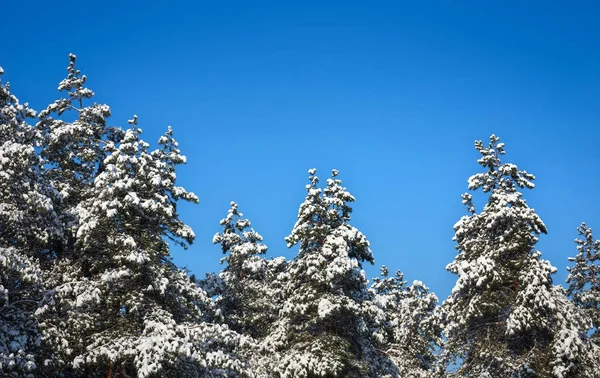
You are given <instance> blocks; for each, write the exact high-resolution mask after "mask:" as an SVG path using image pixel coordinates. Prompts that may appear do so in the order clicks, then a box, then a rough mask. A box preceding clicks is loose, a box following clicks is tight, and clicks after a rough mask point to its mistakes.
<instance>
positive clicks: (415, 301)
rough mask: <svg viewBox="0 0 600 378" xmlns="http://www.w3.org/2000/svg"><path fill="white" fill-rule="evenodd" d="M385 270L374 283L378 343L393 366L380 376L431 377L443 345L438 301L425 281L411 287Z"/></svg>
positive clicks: (402, 278)
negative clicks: (439, 349)
mask: <svg viewBox="0 0 600 378" xmlns="http://www.w3.org/2000/svg"><path fill="white" fill-rule="evenodd" d="M388 274H389V271H388V269H387V268H386V267H385V266H384V267H382V268H381V277H378V278H375V279H374V280H373V285H372V290H373V293H374V302H375V304H376V305H377V308H378V309H379V310H380V314H377V315H375V316H373V317H372V318H373V319H374V320H376V322H375V327H376V330H377V332H376V333H375V335H374V340H376V341H377V346H378V348H380V349H382V350H384V351H385V354H386V355H387V356H389V360H390V361H392V362H393V364H391V365H386V364H384V363H382V364H381V365H382V369H380V374H381V375H385V374H387V376H392V377H415V378H416V377H430V376H434V373H435V361H436V348H439V347H440V346H441V344H442V335H441V329H440V322H439V319H438V314H437V311H436V309H437V302H438V299H437V297H436V296H435V294H433V293H431V292H430V291H429V289H428V288H427V286H425V285H424V284H423V283H422V282H421V281H414V282H413V284H412V285H407V282H406V281H404V276H403V274H402V273H401V272H400V271H397V272H396V274H395V276H392V277H390V276H389V275H388Z"/></svg>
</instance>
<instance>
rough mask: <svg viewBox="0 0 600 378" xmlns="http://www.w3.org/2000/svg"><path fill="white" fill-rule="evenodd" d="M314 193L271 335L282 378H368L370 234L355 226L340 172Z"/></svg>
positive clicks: (297, 232)
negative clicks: (365, 268) (365, 269)
mask: <svg viewBox="0 0 600 378" xmlns="http://www.w3.org/2000/svg"><path fill="white" fill-rule="evenodd" d="M315 173H316V170H315V169H311V170H310V171H309V175H310V176H309V180H310V184H309V185H307V186H306V189H307V192H308V194H307V196H306V200H305V201H304V203H302V204H301V205H300V209H299V212H298V220H297V222H296V224H295V226H294V228H293V230H292V232H291V234H290V236H288V237H287V238H286V240H287V242H288V246H290V247H291V246H294V245H299V246H300V249H299V252H298V256H297V257H296V258H295V259H294V261H292V262H290V264H289V266H288V270H287V275H288V277H287V280H286V282H285V288H284V293H285V302H284V305H283V308H282V310H281V312H280V318H279V320H278V322H277V324H276V326H275V328H274V330H273V332H272V334H271V335H270V336H269V338H268V342H269V343H270V344H271V345H272V346H273V347H274V349H275V351H274V352H275V357H274V361H275V362H274V366H273V368H272V369H273V374H274V375H275V376H278V377H368V376H371V375H370V369H371V368H372V366H371V365H372V364H371V363H370V362H371V360H372V358H373V355H374V354H375V350H374V347H373V344H372V342H371V339H370V333H369V328H368V324H367V323H368V322H367V321H366V320H365V316H366V313H367V311H366V307H367V306H368V304H367V302H368V301H369V299H370V296H369V292H368V289H367V286H366V285H367V280H366V279H365V276H364V272H363V271H362V270H361V266H362V263H363V262H365V261H367V262H371V263H372V262H373V254H372V253H371V249H370V247H369V242H368V241H367V239H366V237H365V236H364V235H363V234H362V233H361V232H360V231H359V230H357V229H356V228H355V227H353V226H351V225H350V224H349V220H350V213H351V212H352V208H351V207H350V204H349V203H350V202H353V201H354V197H353V196H352V195H351V194H350V193H349V192H348V191H346V189H345V188H343V187H342V186H341V181H340V180H339V179H338V178H337V175H338V172H337V171H336V170H334V171H333V175H332V177H331V178H330V179H328V180H327V185H326V187H325V189H324V190H322V189H321V188H320V187H319V186H318V182H319V179H318V178H317V176H316V175H315Z"/></svg>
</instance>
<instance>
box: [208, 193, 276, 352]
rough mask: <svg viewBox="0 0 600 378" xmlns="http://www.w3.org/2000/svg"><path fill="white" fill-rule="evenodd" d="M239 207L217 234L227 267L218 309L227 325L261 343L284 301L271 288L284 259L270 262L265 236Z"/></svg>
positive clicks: (234, 209)
mask: <svg viewBox="0 0 600 378" xmlns="http://www.w3.org/2000/svg"><path fill="white" fill-rule="evenodd" d="M242 217H243V214H242V213H241V212H240V211H239V209H238V204H236V203H235V202H231V208H230V209H229V211H228V214H227V217H226V218H224V219H222V220H221V222H220V224H221V225H222V226H223V232H221V233H217V234H215V236H214V238H213V243H215V244H220V245H221V249H222V251H223V253H224V254H226V256H225V257H223V258H222V259H221V263H226V264H227V266H226V267H225V268H224V269H223V270H222V271H221V273H220V274H219V277H220V279H221V280H222V283H223V284H222V287H221V290H220V292H219V293H217V294H218V295H219V298H218V301H217V305H218V307H219V309H220V311H221V313H222V314H223V316H224V317H225V321H226V324H228V325H229V327H230V328H231V329H233V330H235V331H237V332H239V333H243V334H245V335H249V336H251V337H253V338H254V339H257V340H260V339H262V338H264V337H265V336H266V334H267V331H268V329H269V326H270V325H271V324H272V323H273V322H274V321H275V320H276V319H277V315H278V312H279V307H280V300H278V296H279V295H278V294H280V293H277V292H276V291H275V290H272V288H271V286H270V285H269V284H270V283H271V282H273V281H274V280H275V277H274V276H276V275H277V273H278V272H280V271H281V270H283V269H282V266H283V264H281V259H275V260H267V259H265V258H264V257H262V256H261V255H263V254H265V253H266V252H267V246H266V245H264V244H262V240H263V238H262V236H261V235H260V234H259V233H258V232H256V231H254V229H252V228H250V226H251V223H250V221H249V220H248V219H242Z"/></svg>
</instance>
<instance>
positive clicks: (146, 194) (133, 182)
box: [38, 56, 246, 377]
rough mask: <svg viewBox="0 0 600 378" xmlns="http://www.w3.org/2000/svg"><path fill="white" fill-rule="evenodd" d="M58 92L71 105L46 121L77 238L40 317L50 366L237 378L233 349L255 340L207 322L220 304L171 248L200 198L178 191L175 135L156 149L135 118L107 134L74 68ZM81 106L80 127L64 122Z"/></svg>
mask: <svg viewBox="0 0 600 378" xmlns="http://www.w3.org/2000/svg"><path fill="white" fill-rule="evenodd" d="M74 62H75V57H74V56H71V64H70V66H69V76H68V78H67V79H66V80H64V81H63V82H62V83H61V85H60V87H59V89H61V90H68V91H70V92H69V98H68V99H63V100H59V101H57V102H56V103H55V104H53V105H51V106H50V107H49V108H48V109H47V110H46V111H44V112H42V114H41V115H40V118H41V120H40V123H39V124H38V127H39V129H40V130H41V131H42V132H43V133H44V139H43V141H44V143H45V145H44V146H43V148H42V156H43V157H44V159H45V164H46V167H47V172H48V174H47V176H46V177H49V178H50V180H51V181H52V183H53V184H54V185H56V187H57V189H58V190H59V192H60V195H61V197H62V198H61V199H62V201H61V202H60V210H61V215H62V216H63V218H62V219H63V221H64V225H65V226H66V227H67V229H68V230H69V231H70V235H69V240H68V241H67V242H63V243H60V245H59V246H58V247H56V248H57V249H58V250H57V252H56V254H55V255H56V257H55V262H54V264H53V267H52V269H51V270H50V272H49V273H48V274H47V283H48V285H49V287H50V288H52V290H51V292H50V293H49V295H48V298H49V302H48V303H46V304H45V305H44V306H43V307H42V308H41V309H39V310H38V315H39V318H40V326H41V329H42V330H43V335H44V339H45V340H46V343H47V344H48V345H51V346H52V347H53V349H54V352H55V359H54V360H52V361H50V363H51V365H52V366H54V367H55V370H54V372H57V371H58V370H60V375H62V376H85V377H90V376H102V377H111V376H115V377H117V376H127V375H129V376H137V377H148V376H153V375H154V376H156V375H160V376H173V377H179V376H223V375H230V376H237V375H240V374H243V372H244V371H245V370H246V366H245V364H244V363H243V362H242V361H240V360H239V359H238V358H237V357H236V355H235V354H234V350H235V349H236V348H237V347H238V346H239V345H240V344H242V343H244V341H245V339H244V338H243V337H241V336H240V335H238V334H237V333H236V332H234V331H231V330H229V329H228V328H227V326H225V325H217V324H211V323H209V322H207V320H208V319H209V318H211V317H212V316H213V315H212V312H213V308H212V301H211V300H210V298H208V297H207V295H206V293H205V292H204V291H203V290H202V289H200V288H199V287H198V286H197V285H196V283H195V282H193V280H191V279H190V278H189V277H188V275H187V273H186V272H185V271H183V270H180V269H178V268H177V267H175V266H174V264H173V263H172V261H171V258H170V251H169V244H168V241H171V242H172V243H174V244H176V245H177V244H179V245H182V246H184V247H186V246H187V245H188V244H190V243H191V242H192V241H193V239H194V233H193V232H192V230H191V228H190V227H188V226H187V225H185V224H184V223H183V222H182V221H181V220H180V219H179V216H178V214H177V208H176V204H177V202H178V201H179V200H185V201H191V202H197V201H198V200H197V197H196V196H195V195H194V194H192V193H190V192H187V191H186V190H185V189H183V188H181V187H178V186H176V185H175V179H176V174H175V167H176V166H177V165H178V164H182V163H185V157H184V156H182V155H181V154H180V151H179V149H178V147H177V142H176V141H175V140H174V139H173V136H172V131H171V129H170V128H169V130H168V131H167V133H166V134H165V135H164V136H162V137H161V138H160V140H159V145H160V146H161V147H160V148H159V149H157V150H154V151H150V150H149V145H148V144H147V143H146V142H144V141H143V140H142V139H140V135H141V129H140V128H139V127H138V126H137V118H136V117H134V119H133V120H131V121H130V124H131V125H132V126H131V128H130V129H128V130H127V131H126V132H122V131H120V129H118V128H108V127H106V123H105V120H106V117H107V116H108V115H109V110H108V107H106V106H104V105H93V106H90V107H86V108H84V107H82V106H81V102H82V101H83V99H86V98H90V97H91V96H92V93H91V91H89V90H88V89H86V88H84V87H83V84H84V83H85V76H81V75H80V73H79V71H77V70H76V69H75V68H74ZM69 109H72V110H74V111H75V112H76V113H77V117H76V120H75V121H72V122H69V121H64V120H54V119H52V118H51V117H50V114H52V113H53V112H56V113H58V114H59V115H60V114H61V113H62V112H64V111H66V110H69Z"/></svg>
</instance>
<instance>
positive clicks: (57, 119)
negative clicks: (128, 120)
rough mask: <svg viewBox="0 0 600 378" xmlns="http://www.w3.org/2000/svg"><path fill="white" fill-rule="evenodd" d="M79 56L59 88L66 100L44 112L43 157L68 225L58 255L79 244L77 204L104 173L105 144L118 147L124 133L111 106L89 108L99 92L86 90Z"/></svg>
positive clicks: (55, 250) (57, 205)
mask: <svg viewBox="0 0 600 378" xmlns="http://www.w3.org/2000/svg"><path fill="white" fill-rule="evenodd" d="M76 60H77V58H76V56H75V55H74V54H69V66H68V67H67V72H68V74H67V77H66V78H65V79H63V80H62V81H61V82H60V84H59V85H58V90H59V91H60V92H65V97H63V98H60V99H58V100H56V101H55V102H54V103H52V104H50V105H49V106H48V107H47V108H46V109H44V110H42V111H41V112H40V114H39V121H38V123H37V129H38V130H39V131H40V133H41V136H42V139H43V142H42V145H41V153H40V155H41V157H42V158H43V160H44V165H45V170H44V174H45V176H46V178H47V179H48V180H49V181H50V183H51V184H52V186H53V187H54V188H55V189H56V190H57V191H58V192H59V193H60V200H59V201H55V203H54V207H55V209H56V211H57V213H58V214H59V217H60V219H61V221H62V223H63V225H64V227H65V233H64V237H63V238H60V239H58V240H56V241H55V242H54V243H53V246H52V252H53V253H54V254H55V255H56V256H57V257H59V258H60V257H61V256H63V255H68V254H69V253H71V252H72V250H73V243H74V242H75V236H74V235H73V232H74V230H76V228H77V223H78V219H77V211H76V208H77V205H78V204H79V203H80V202H81V201H83V200H84V199H86V198H87V197H88V196H89V191H90V189H91V187H92V186H93V184H94V179H95V178H96V176H97V175H98V173H99V172H101V171H102V170H103V161H104V158H105V157H106V149H105V148H104V144H105V143H109V142H112V143H116V142H118V140H119V139H120V137H122V130H121V129H120V128H117V127H111V126H108V125H107V118H108V117H109V116H110V108H109V106H108V105H106V104H96V103H93V104H91V105H86V104H85V103H86V102H87V101H90V100H91V99H92V98H93V97H94V92H93V91H92V90H91V89H89V88H87V87H86V86H85V84H86V81H87V77H86V76H85V75H82V74H81V72H80V70H79V69H77V67H76V65H75V63H76Z"/></svg>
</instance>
